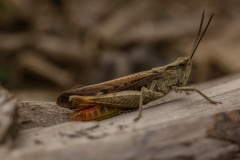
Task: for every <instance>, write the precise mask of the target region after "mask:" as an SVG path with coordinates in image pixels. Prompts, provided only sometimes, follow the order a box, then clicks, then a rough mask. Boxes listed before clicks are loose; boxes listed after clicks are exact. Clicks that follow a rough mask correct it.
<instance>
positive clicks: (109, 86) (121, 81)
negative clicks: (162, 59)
mask: <svg viewBox="0 0 240 160" xmlns="http://www.w3.org/2000/svg"><path fill="white" fill-rule="evenodd" d="M161 74H162V72H156V71H152V70H150V71H143V72H138V73H135V74H131V75H128V76H125V77H121V78H117V79H114V80H110V81H106V82H103V83H98V84H94V85H88V86H80V87H74V88H72V89H70V90H67V91H64V92H62V93H60V95H59V96H58V98H57V104H58V105H60V106H62V107H66V108H76V106H75V105H73V104H72V102H70V101H69V96H71V95H80V96H94V95H100V94H106V93H114V92H119V91H123V90H141V87H142V86H146V85H147V84H148V83H151V81H152V80H154V79H158V78H160V77H161V76H162V75H161Z"/></svg>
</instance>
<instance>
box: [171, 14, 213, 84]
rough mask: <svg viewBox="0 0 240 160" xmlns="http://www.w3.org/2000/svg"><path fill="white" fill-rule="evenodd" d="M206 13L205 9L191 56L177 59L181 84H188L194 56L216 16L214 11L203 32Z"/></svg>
mask: <svg viewBox="0 0 240 160" xmlns="http://www.w3.org/2000/svg"><path fill="white" fill-rule="evenodd" d="M204 15H205V11H203V13H202V18H201V22H200V26H199V30H198V34H197V37H196V40H195V42H194V44H193V47H192V51H191V55H190V56H189V57H180V58H178V59H177V61H176V62H175V63H176V66H177V71H178V76H179V77H178V82H179V85H180V86H184V85H186V83H187V81H188V78H189V76H190V73H191V68H192V61H191V60H192V58H193V56H194V54H195V52H196V50H197V48H198V46H199V44H200V42H201V40H202V38H203V36H204V34H205V33H206V31H207V28H208V26H209V24H210V23H211V20H212V18H213V16H214V13H213V14H212V15H211V17H210V18H209V20H208V22H207V25H206V27H205V28H204V29H203V32H202V25H203V20H204Z"/></svg>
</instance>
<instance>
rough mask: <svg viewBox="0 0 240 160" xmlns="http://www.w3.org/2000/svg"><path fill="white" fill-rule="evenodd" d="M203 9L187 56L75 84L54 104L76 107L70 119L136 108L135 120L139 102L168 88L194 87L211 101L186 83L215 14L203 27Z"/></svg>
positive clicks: (101, 116)
mask: <svg viewBox="0 0 240 160" xmlns="http://www.w3.org/2000/svg"><path fill="white" fill-rule="evenodd" d="M204 15H205V11H203V13H202V17H201V22H200V27H199V30H198V34H197V37H196V40H195V42H194V45H193V47H192V51H191V54H190V56H189V57H180V58H178V59H177V60H176V61H174V62H172V63H170V64H168V65H165V66H162V67H157V68H152V69H151V70H147V71H142V72H138V73H135V74H131V75H128V76H124V77H120V78H117V79H113V80H110V81H106V82H103V83H98V84H93V85H88V86H76V87H74V88H72V89H70V90H67V91H64V92H62V93H60V95H59V96H58V98H57V104H58V105H59V106H61V107H66V108H70V109H75V111H74V112H73V113H72V116H71V119H72V120H81V121H90V120H103V119H107V118H110V117H113V116H116V115H119V114H121V113H123V112H128V111H133V110H137V109H139V112H138V116H137V117H136V118H135V120H138V119H140V117H141V115H142V108H143V107H142V106H143V105H145V104H147V103H149V102H151V101H153V100H156V99H159V98H161V97H163V96H165V95H167V94H168V93H169V92H170V91H172V90H174V91H176V92H178V91H180V92H181V91H186V92H188V91H195V92H197V93H199V94H200V95H201V96H202V97H204V98H205V99H206V100H208V101H209V102H210V103H212V104H218V103H221V102H217V101H213V100H212V99H210V98H209V97H208V96H206V95H205V94H204V93H202V92H201V91H199V90H198V89H196V88H194V87H187V86H185V85H186V83H187V81H188V78H189V76H190V72H191V68H192V58H193V56H194V54H195V52H196V50H197V48H198V46H199V44H200V42H201V40H202V38H203V36H204V34H205V33H206V31H207V28H208V26H209V25H210V23H211V20H212V18H213V16H214V13H213V14H212V15H211V16H210V18H209V20H208V22H207V24H206V26H205V28H204V29H203V31H202V26H203V21H204Z"/></svg>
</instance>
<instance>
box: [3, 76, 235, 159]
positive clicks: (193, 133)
mask: <svg viewBox="0 0 240 160" xmlns="http://www.w3.org/2000/svg"><path fill="white" fill-rule="evenodd" d="M239 77H240V76H239V75H238V76H233V77H232V78H231V77H226V78H223V79H221V80H217V81H215V82H208V83H206V84H204V85H203V86H202V87H201V86H200V88H201V91H203V92H204V93H205V94H206V95H208V96H210V97H211V98H213V99H214V100H217V101H221V102H222V103H223V104H219V105H213V104H210V103H209V102H207V101H206V100H205V99H204V98H203V97H201V96H200V95H198V94H197V93H193V94H191V95H189V96H186V95H185V94H176V93H172V95H169V96H167V97H166V98H165V99H160V100H157V101H154V102H152V103H150V104H148V105H146V106H145V109H144V111H143V117H142V118H141V119H140V120H139V121H138V122H133V119H134V118H135V117H136V116H137V112H131V113H126V114H121V115H119V116H116V117H113V118H110V119H107V120H104V121H100V122H87V123H86V122H70V121H69V117H68V116H69V115H70V112H69V110H63V109H62V108H60V107H58V106H56V104H55V103H45V102H44V103H40V102H20V105H19V112H20V113H19V115H20V118H19V120H20V121H21V122H22V124H21V126H22V129H21V130H20V132H19V134H18V137H17V139H16V140H15V145H14V148H9V149H8V152H6V153H5V157H4V158H5V159H6V160H8V159H20V160H21V159H22V160H23V159H24V160H28V159H29V160H30V159H35V160H38V159H39V160H40V159H49V160H50V159H58V160H62V159H76V160H77V159H79V158H81V159H105V160H108V159H109V160H111V159H163V160H168V159H169V160H174V159H199V160H200V159H201V160H204V159H206V160H207V159H237V158H239V154H238V152H239V144H240V141H239V135H240V123H239V122H240V105H239V104H240V99H239V96H240V79H239ZM204 88H205V89H204ZM32 108H35V109H32ZM26 110H28V111H26ZM36 110H40V111H41V112H40V111H39V112H36ZM24 111H25V113H24ZM37 113H38V114H39V115H36V114H37ZM26 122H27V123H26Z"/></svg>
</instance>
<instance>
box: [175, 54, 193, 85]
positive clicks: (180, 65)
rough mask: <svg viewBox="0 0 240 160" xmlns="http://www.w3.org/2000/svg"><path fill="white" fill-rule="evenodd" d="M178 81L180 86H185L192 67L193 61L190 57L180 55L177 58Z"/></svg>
mask: <svg viewBox="0 0 240 160" xmlns="http://www.w3.org/2000/svg"><path fill="white" fill-rule="evenodd" d="M175 64H176V70H177V77H176V79H177V81H178V85H179V86H185V85H186V83H187V81H188V78H189V76H190V73H191V69H192V61H191V59H190V58H189V57H180V58H178V59H177V60H176V62H175Z"/></svg>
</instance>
